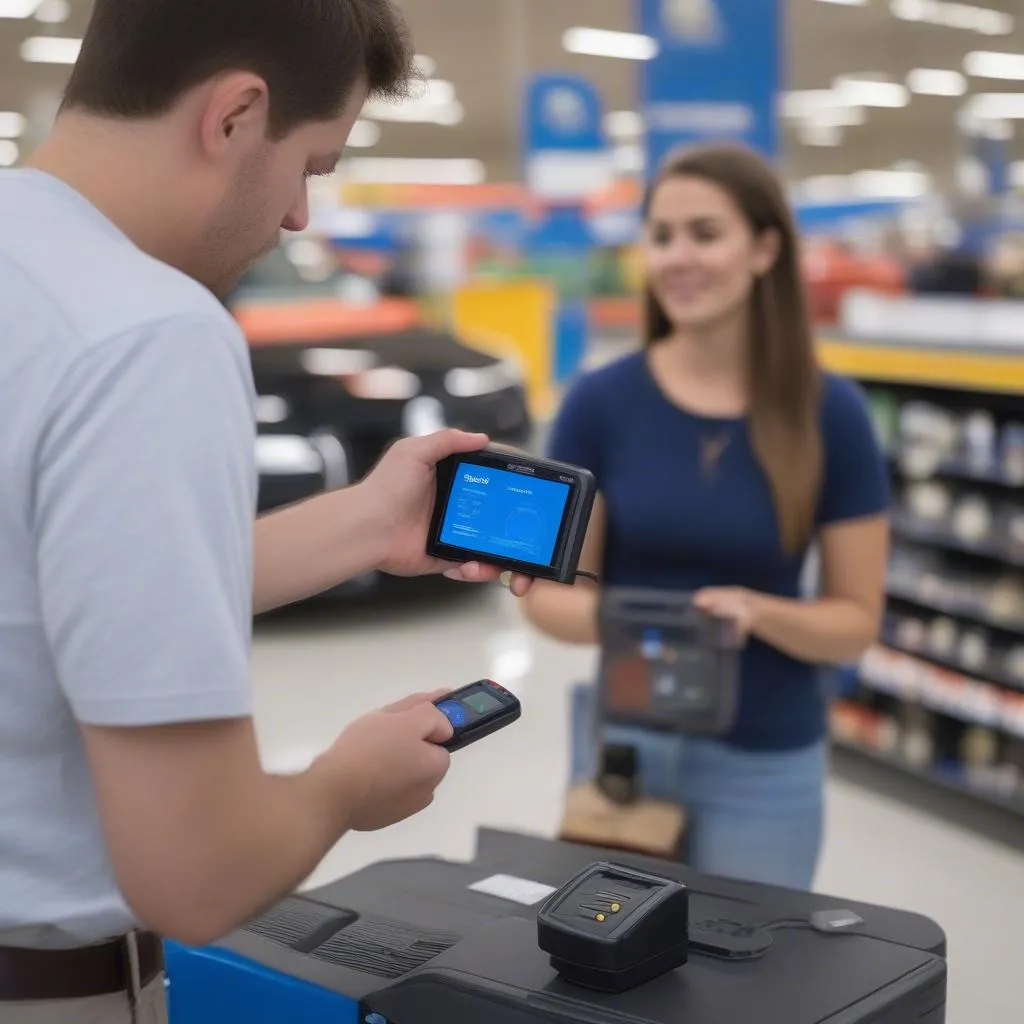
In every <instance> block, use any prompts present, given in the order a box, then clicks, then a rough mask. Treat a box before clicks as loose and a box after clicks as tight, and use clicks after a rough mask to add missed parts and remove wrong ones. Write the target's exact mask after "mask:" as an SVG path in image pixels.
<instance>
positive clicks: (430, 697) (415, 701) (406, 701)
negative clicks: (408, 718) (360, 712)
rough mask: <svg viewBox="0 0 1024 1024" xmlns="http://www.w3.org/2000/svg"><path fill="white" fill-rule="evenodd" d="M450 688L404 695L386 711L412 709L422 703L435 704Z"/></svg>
mask: <svg viewBox="0 0 1024 1024" xmlns="http://www.w3.org/2000/svg"><path fill="white" fill-rule="evenodd" d="M449 692H450V691H448V690H435V691H434V692H433V693H413V694H410V695H409V696H408V697H403V698H402V699H401V700H399V701H395V703H394V704H389V705H388V706H387V707H386V708H385V709H384V710H385V711H410V710H411V709H412V708H415V707H419V706H420V705H421V704H423V705H426V704H433V702H434V701H435V700H440V699H441V698H442V697H443V696H444V695H445V694H446V693H449Z"/></svg>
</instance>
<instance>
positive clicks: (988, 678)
mask: <svg viewBox="0 0 1024 1024" xmlns="http://www.w3.org/2000/svg"><path fill="white" fill-rule="evenodd" d="M883 642H884V644H885V646H886V647H889V648H891V649H892V650H894V651H899V652H900V654H907V655H909V656H910V657H911V658H920V659H921V660H922V661H927V662H930V663H931V664H933V665H938V666H939V667H940V668H944V669H948V670H949V671H950V672H962V673H963V674H964V675H968V676H971V675H973V676H974V677H975V678H977V679H980V680H982V681H983V682H988V683H994V684H995V685H996V686H1003V687H1006V689H1008V690H1014V691H1016V692H1018V693H1024V682H1019V681H1018V680H1016V679H1013V678H1011V677H1010V676H1008V675H1007V674H1006V673H1005V672H1000V671H999V670H998V669H995V668H992V667H991V666H986V667H985V668H983V669H982V670H981V671H977V670H973V669H971V668H969V667H968V666H967V665H962V664H960V662H958V661H957V660H956V659H955V658H943V657H941V656H940V655H938V654H935V653H933V652H932V651H928V650H921V651H918V650H914V649H913V648H912V647H905V646H904V645H903V644H901V643H899V642H898V641H897V640H896V638H895V637H893V636H892V635H891V634H887V635H886V636H885V638H884V641H883Z"/></svg>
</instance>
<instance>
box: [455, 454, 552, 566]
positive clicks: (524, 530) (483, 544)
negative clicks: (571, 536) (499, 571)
mask: <svg viewBox="0 0 1024 1024" xmlns="http://www.w3.org/2000/svg"><path fill="white" fill-rule="evenodd" d="M570 491H571V486H570V485H569V484H563V483H559V482H558V481H557V480H538V479H536V478H535V477H530V476H523V475H522V474H520V473H510V472H509V471H508V470H507V469H494V468H493V467H491V466H474V465H473V464H472V463H469V462H462V463H459V466H458V469H457V470H456V472H455V480H454V481H453V483H452V490H451V495H450V497H449V499H448V508H447V510H446V512H445V517H444V522H443V523H442V524H441V538H440V539H441V543H442V544H450V545H451V546H452V547H457V548H468V549H469V550H471V551H479V552H480V553H481V554H484V555H498V556H500V557H502V558H514V559H516V560H518V561H520V562H530V563H532V564H534V565H551V562H552V560H553V559H554V557H555V545H556V544H557V543H558V530H559V527H560V526H561V525H562V515H563V514H564V512H565V505H566V502H567V501H568V500H569V493H570Z"/></svg>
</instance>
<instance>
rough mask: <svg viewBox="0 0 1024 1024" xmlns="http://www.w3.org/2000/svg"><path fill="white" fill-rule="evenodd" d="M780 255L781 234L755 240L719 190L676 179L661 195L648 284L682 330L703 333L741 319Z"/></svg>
mask: <svg viewBox="0 0 1024 1024" xmlns="http://www.w3.org/2000/svg"><path fill="white" fill-rule="evenodd" d="M777 253H778V236H777V233H776V232H774V231H767V232H764V233H763V234H762V235H761V236H760V237H755V235H754V233H753V231H752V230H751V228H750V225H749V223H748V222H747V220H746V218H745V217H744V216H743V213H742V212H741V210H740V209H739V207H738V206H737V205H736V203H735V202H734V201H733V200H732V198H731V197H730V196H729V194H728V193H727V192H725V191H724V190H723V189H721V188H719V187H718V186H717V185H715V184H712V183H711V182H709V181H706V180H704V179H702V178H693V177H676V178H668V179H666V180H665V181H663V182H662V183H661V184H660V185H659V186H658V187H657V189H656V190H655V192H654V195H653V197H652V200H651V208H650V212H649V214H648V218H647V228H646V235H645V241H644V256H645V264H646V273H647V285H648V287H649V288H650V290H651V292H652V293H653V295H654V297H655V298H656V299H657V300H658V302H659V303H660V305H661V308H662V309H663V310H664V311H665V315H666V316H667V317H668V319H669V321H670V323H671V324H672V325H673V326H674V327H675V328H677V329H684V330H687V329H688V330H700V329H701V328H704V327H708V326H710V325H712V324H714V323H716V322H719V321H721V320H722V319H724V318H728V317H729V316H730V315H732V314H733V313H735V312H736V311H737V309H739V308H741V307H742V306H743V305H744V304H745V303H746V302H747V301H748V299H749V297H750V292H751V289H752V288H753V284H754V280H755V278H757V277H759V276H760V275H762V274H764V273H765V272H766V271H768V270H769V269H770V268H771V266H772V263H773V262H774V260H775V257H776V255H777Z"/></svg>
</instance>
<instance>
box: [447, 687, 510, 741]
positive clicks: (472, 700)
mask: <svg viewBox="0 0 1024 1024" xmlns="http://www.w3.org/2000/svg"><path fill="white" fill-rule="evenodd" d="M434 704H435V705H436V706H437V708H438V709H439V710H440V711H441V712H442V713H443V714H444V716H445V717H446V718H447V719H448V721H449V722H451V723H452V729H453V730H454V733H453V735H452V738H451V739H450V740H448V741H447V742H446V743H442V744H441V746H443V747H444V748H445V750H449V751H453V750H461V749H462V748H463V747H468V746H469V745H470V743H476V741H477V740H482V739H483V738H484V737H485V736H490V735H491V733H492V732H497V731H498V730H499V729H504V728H505V726H506V725H511V724H512V723H513V722H515V721H516V720H517V719H518V718H519V716H520V714H521V713H522V708H521V706H520V704H519V701H518V699H517V698H516V697H515V696H514V695H513V694H511V693H509V692H508V690H506V689H505V687H504V686H499V685H498V684H497V683H495V682H493V681H492V680H490V679H481V680H480V681H479V682H476V683H470V684H469V686H464V687H462V689H461V690H456V691H455V692H454V693H449V694H447V695H445V696H444V697H442V698H441V699H440V700H436V701H434Z"/></svg>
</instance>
